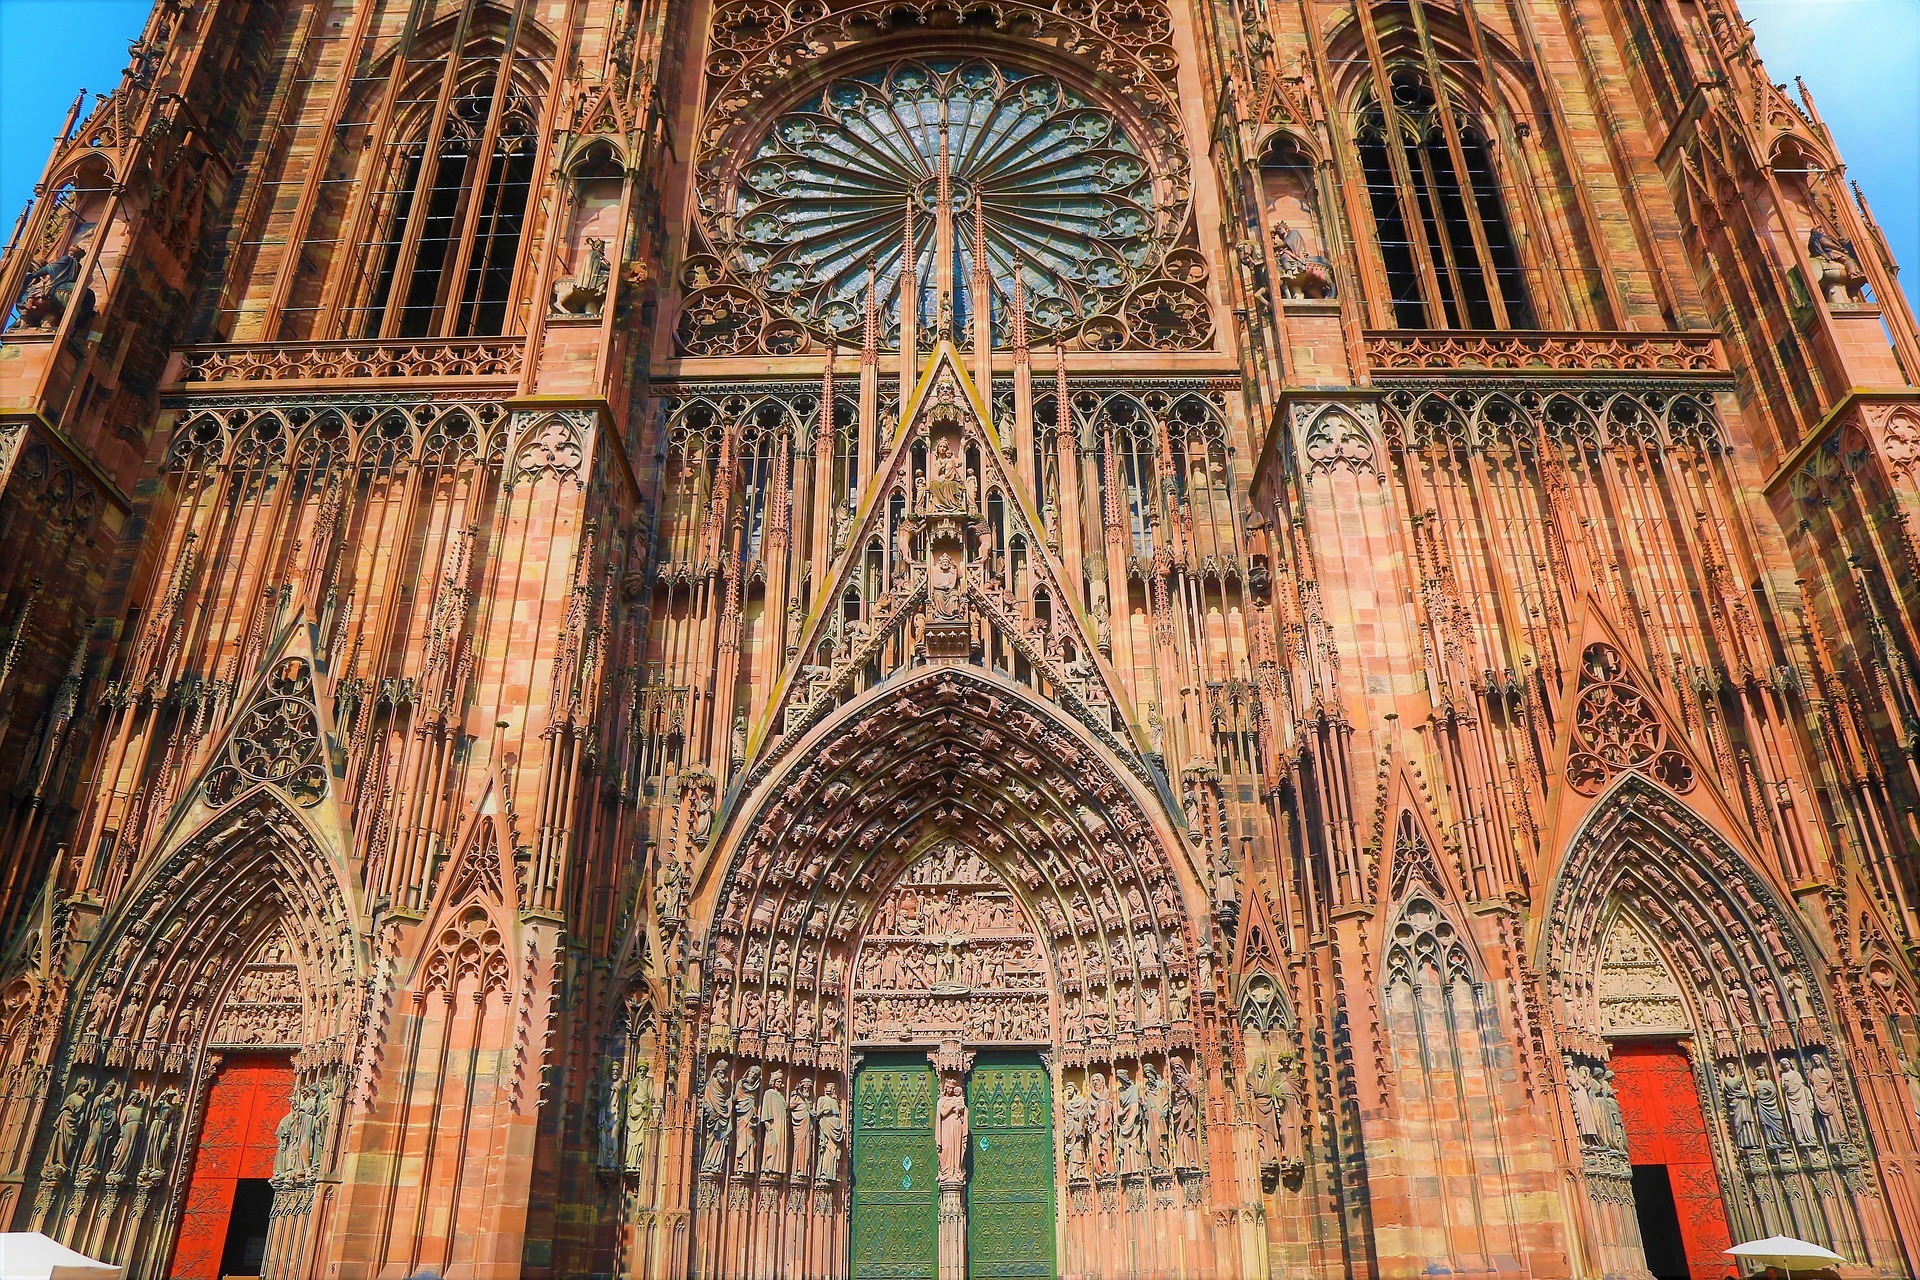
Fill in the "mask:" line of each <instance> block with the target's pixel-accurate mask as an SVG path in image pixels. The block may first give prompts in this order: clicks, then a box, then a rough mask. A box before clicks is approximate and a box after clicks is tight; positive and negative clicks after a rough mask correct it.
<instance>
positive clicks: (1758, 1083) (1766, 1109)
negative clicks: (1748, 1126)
mask: <svg viewBox="0 0 1920 1280" xmlns="http://www.w3.org/2000/svg"><path fill="white" fill-rule="evenodd" d="M1753 1110H1754V1114H1755V1115H1757V1116H1759V1117H1760V1132H1761V1134H1762V1135H1764V1136H1765V1138H1766V1140H1767V1146H1768V1147H1769V1148H1771V1149H1772V1150H1775V1151H1782V1150H1785V1149H1786V1147H1787V1145H1788V1144H1787V1119H1786V1117H1785V1116H1784V1115H1782V1114H1781V1113H1780V1091H1779V1089H1778V1088H1777V1087H1775V1085H1774V1083H1773V1081H1771V1080H1769V1079H1767V1078H1766V1077H1765V1076H1761V1077H1760V1078H1759V1079H1758V1080H1755V1081H1754V1082H1753Z"/></svg>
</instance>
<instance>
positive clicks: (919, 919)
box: [853, 845, 1051, 1044]
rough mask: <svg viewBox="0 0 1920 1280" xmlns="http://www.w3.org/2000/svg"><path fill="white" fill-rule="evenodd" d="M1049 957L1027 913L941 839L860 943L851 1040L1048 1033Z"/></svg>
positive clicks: (1029, 1038)
mask: <svg viewBox="0 0 1920 1280" xmlns="http://www.w3.org/2000/svg"><path fill="white" fill-rule="evenodd" d="M1047 985H1048V984H1047V965H1046V960H1045V958H1044V957H1043V956H1042V955H1041V952H1040V942H1039V939H1038V937H1036V936H1035V933H1034V929H1033V924H1032V921H1031V920H1029V919H1028V918H1027V915H1026V912H1025V910H1024V909H1022V907H1021V906H1020V903H1019V901H1018V900H1017V899H1016V898H1015V897H1014V894H1013V891H1012V890H1011V889H1009V888H1008V887H1007V885H1006V882H1005V881H1004V880H1002V879H1001V878H1000V877H999V875H998V874H996V873H995V872H994V871H993V869H992V868H990V867H989V866H988V865H987V864H986V862H985V861H984V860H983V859H982V858H981V857H980V856H979V855H978V854H975V853H972V852H970V851H968V850H966V849H963V848H961V847H959V846H958V845H948V846H946V847H945V848H942V849H937V850H935V851H934V852H933V853H931V854H929V855H928V856H926V857H924V858H922V859H921V860H920V861H919V862H917V863H915V864H914V865H913V866H911V867H909V868H908V869H907V871H906V873H905V874H904V875H903V876H901V878H900V880H899V882H898V883H897V884H896V885H895V887H894V888H893V890H892V891H891V892H890V893H889V894H888V895H887V896H886V897H885V898H884V899H882V900H881V903H880V905H879V907H878V908H877V909H876V910H875V911H874V915H873V921H872V923H871V925H870V927H869V929H868V932H867V936H866V939H865V941H864V942H862V944H861V948H860V959H859V964H858V966H857V968H856V970H855V978H854V990H853V1038H854V1039H855V1040H856V1041H876V1042H877V1041H920V1040H929V1041H932V1042H935V1043H937V1042H939V1041H942V1040H949V1039H952V1040H960V1041H964V1042H966V1043H969V1044H995V1043H1004V1042H1020V1043H1047V1042H1049V1041H1050V1040H1051V1032H1050V1021H1049V1009H1048V993H1047Z"/></svg>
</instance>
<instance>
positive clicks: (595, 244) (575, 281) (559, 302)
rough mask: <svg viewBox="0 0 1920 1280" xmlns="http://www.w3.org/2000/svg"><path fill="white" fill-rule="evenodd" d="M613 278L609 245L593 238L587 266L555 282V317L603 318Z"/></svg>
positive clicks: (589, 248) (588, 247) (590, 240)
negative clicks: (598, 316)
mask: <svg viewBox="0 0 1920 1280" xmlns="http://www.w3.org/2000/svg"><path fill="white" fill-rule="evenodd" d="M611 276H612V272H611V270H610V269H609V268H608V266H607V242H606V241H605V240H596V239H593V238H591V237H589V238H588V240H587V260H586V263H585V264H584V265H583V266H582V267H581V268H580V269H579V270H578V271H576V272H574V273H573V274H572V275H570V276H563V277H561V278H560V279H558V280H556V281H554V282H553V314H554V315H555V316H579V317H582V318H590V317H593V316H597V315H599V314H600V309H601V307H602V306H603V305H605V303H606V300H607V281H608V280H609V279H610V278H611Z"/></svg>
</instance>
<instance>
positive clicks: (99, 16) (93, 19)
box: [0, 0, 1920, 297]
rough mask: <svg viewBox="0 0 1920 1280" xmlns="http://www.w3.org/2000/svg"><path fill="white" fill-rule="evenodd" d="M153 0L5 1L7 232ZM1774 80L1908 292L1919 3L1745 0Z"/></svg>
mask: <svg viewBox="0 0 1920 1280" xmlns="http://www.w3.org/2000/svg"><path fill="white" fill-rule="evenodd" d="M147 9H148V4H147V3H146V0H0V227H4V228H7V229H9V230H10V229H11V228H12V225H13V219H14V217H15V216H16V215H18V213H19V212H20V209H21V208H22V207H23V206H24V205H25V203H26V200H27V197H28V195H29V194H30V193H31V192H32V190H33V184H34V183H35V182H36V181H38V180H39V177H40V171H41V167H42V166H43V165H44V164H45V163H46V158H47V149H48V145H49V142H50V140H51V139H52V137H53V133H54V131H55V130H56V129H58V128H59V127H60V122H61V120H62V119H64V118H65V114H66V110H67V107H68V105H69V104H70V103H71V102H72V101H73V95H74V93H75V92H76V91H78V90H79V89H81V88H83V87H84V88H86V89H88V90H90V91H96V92H97V91H102V90H105V89H108V88H111V87H112V86H113V85H114V84H115V83H117V82H118V80H119V76H120V69H121V68H122V67H123V66H125V65H126V61H127V44H128V43H129V42H130V41H132V40H133V39H134V37H135V36H137V35H139V33H140V28H141V25H142V23H143V22H144V20H145V17H146V13H147ZM1742 9H1743V11H1744V12H1745V13H1746V15H1747V18H1748V20H1749V21H1750V22H1752V23H1753V27H1754V31H1755V33H1756V34H1757V35H1758V37H1759V40H1760V53H1761V56H1762V57H1764V58H1765V59H1766V62H1767V69H1768V71H1769V72H1770V73H1771V74H1772V76H1773V78H1774V79H1775V80H1779V81H1782V82H1791V81H1792V79H1793V77H1794V76H1796V75H1797V76H1802V77H1804V78H1805V79H1806V82H1807V85H1808V87H1809V88H1810V89H1812V91H1813V95H1814V99H1815V101H1816V103H1817V104H1818V105H1819V107H1820V113H1821V115H1822V116H1823V117H1825V119H1826V121H1827V125H1828V127H1829V128H1831V129H1832V130H1833V132H1834V136H1835V138H1836V139H1837V140H1838V142H1839V144H1840V152H1841V154H1842V155H1843V156H1844V157H1845V158H1846V161H1847V166H1848V172H1849V174H1850V175H1851V176H1852V177H1853V179H1854V180H1855V181H1857V182H1858V183H1859V184H1860V185H1861V187H1862V188H1863V189H1864V190H1865V191H1866V193H1867V199H1868V201H1869V202H1870V203H1871V204H1872V206H1873V210H1874V213H1875V215H1876V216H1877V217H1878V218H1879V220H1880V225H1881V226H1882V227H1883V228H1884V229H1885V230H1886V233H1887V238H1888V239H1889V240H1890V241H1891V242H1892V244H1893V252H1894V255H1895V257H1897V258H1898V259H1899V260H1900V262H1901V263H1902V264H1903V265H1904V266H1905V267H1906V272H1905V273H1904V274H1905V278H1906V280H1907V281H1908V282H1909V283H1908V284H1907V295H1908V297H1913V296H1914V295H1915V290H1914V287H1913V285H1912V284H1911V281H1912V280H1913V279H1915V278H1916V273H1920V0H1745V3H1744V4H1743V5H1742Z"/></svg>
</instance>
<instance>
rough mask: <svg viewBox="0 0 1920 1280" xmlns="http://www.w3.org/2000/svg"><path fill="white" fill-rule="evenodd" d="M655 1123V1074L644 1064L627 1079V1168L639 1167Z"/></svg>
mask: <svg viewBox="0 0 1920 1280" xmlns="http://www.w3.org/2000/svg"><path fill="white" fill-rule="evenodd" d="M652 1123H653V1076H652V1075H651V1074H650V1073H649V1072H648V1071H647V1069H646V1067H645V1066H644V1065H643V1066H642V1067H641V1068H640V1069H639V1070H637V1071H635V1072H634V1073H633V1074H632V1075H631V1076H630V1077H628V1079H627V1135H626V1136H627V1150H626V1161H627V1168H629V1169H638V1168H639V1167H640V1165H641V1163H642V1160H643V1158H644V1157H645V1155H646V1151H647V1129H648V1127H649V1126H650V1125H651V1124H652Z"/></svg>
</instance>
